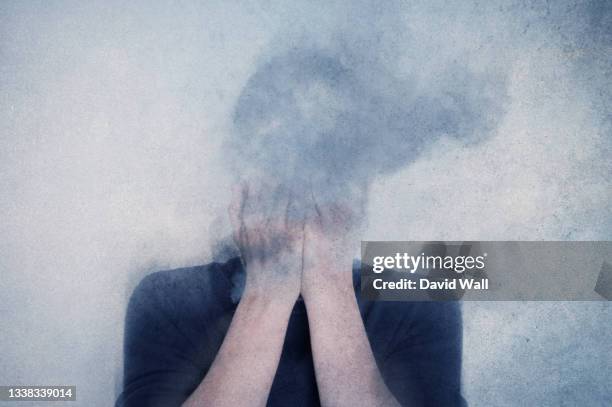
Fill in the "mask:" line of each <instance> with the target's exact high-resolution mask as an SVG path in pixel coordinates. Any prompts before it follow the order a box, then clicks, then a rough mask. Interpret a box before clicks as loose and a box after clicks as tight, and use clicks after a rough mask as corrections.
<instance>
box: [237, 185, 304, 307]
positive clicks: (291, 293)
mask: <svg viewBox="0 0 612 407" xmlns="http://www.w3.org/2000/svg"><path fill="white" fill-rule="evenodd" d="M293 204H294V202H293V198H292V195H291V193H290V192H289V191H286V190H285V189H283V188H282V187H275V186H271V185H268V184H264V185H259V186H257V187H253V185H246V184H244V185H242V186H241V187H240V188H239V189H238V190H237V191H236V192H235V197H234V201H233V204H232V205H231V207H230V218H231V221H232V224H233V229H234V240H235V242H236V244H237V245H238V248H239V249H240V254H241V258H242V261H243V264H244V266H245V269H246V274H247V279H246V286H245V292H244V296H247V297H248V296H251V295H253V296H258V297H265V298H267V297H269V296H274V299H275V300H281V299H286V300H287V301H293V302H295V300H296V299H297V297H298V295H299V293H300V285H301V272H302V250H303V235H304V233H303V221H301V220H298V219H295V217H294V216H292V207H293Z"/></svg>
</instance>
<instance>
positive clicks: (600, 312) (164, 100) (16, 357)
mask: <svg viewBox="0 0 612 407" xmlns="http://www.w3.org/2000/svg"><path fill="white" fill-rule="evenodd" d="M376 3H379V2H372V3H371V4H370V3H367V2H361V1H351V2H349V1H346V2H333V4H330V2H291V4H289V2H281V1H266V2H231V3H230V2H222V1H218V2H207V5H206V6H203V5H198V4H196V2H186V1H180V2H179V1H155V2H145V1H138V2H131V3H129V4H125V3H124V2H114V1H98V2H80V1H63V2H60V1H4V2H2V4H1V5H0V32H1V35H0V89H1V92H0V95H1V99H0V125H1V131H0V214H1V215H0V273H1V274H0V277H1V278H0V315H1V321H2V322H1V325H2V326H1V328H0V332H1V334H0V346H1V349H2V352H1V356H0V383H1V384H67V385H68V384H76V385H77V387H78V399H79V402H78V404H79V405H88V406H89V405H109V404H111V403H112V402H113V400H114V399H115V397H116V394H117V390H118V388H119V384H120V381H121V357H122V356H121V342H122V333H123V332H122V331H123V317H124V312H125V305H126V301H127V297H128V295H129V293H130V291H131V289H132V288H133V286H134V285H135V283H136V282H137V281H138V280H139V279H140V278H141V277H142V276H143V275H144V274H146V273H147V272H150V271H152V270H155V269H160V268H168V267H178V266H184V265H193V264H199V263H203V262H206V261H209V260H210V258H211V256H212V250H213V249H212V248H213V247H214V246H215V243H216V242H217V241H218V240H219V238H220V237H222V236H225V235H226V234H227V232H228V225H227V221H226V219H225V216H224V213H225V207H226V206H227V203H228V200H229V189H230V188H229V186H230V184H231V180H232V175H231V174H230V172H229V170H228V166H227V165H226V161H227V160H228V158H227V157H226V154H227V153H226V151H227V150H226V141H227V139H228V137H229V135H230V134H231V132H232V120H233V115H234V112H235V107H236V103H237V101H238V99H239V96H240V95H241V93H242V92H243V90H244V89H245V86H246V85H247V80H248V78H249V77H250V76H251V75H252V74H253V73H254V72H257V70H258V69H259V68H260V67H261V66H263V65H265V64H266V62H267V61H270V60H271V58H273V56H274V55H275V54H277V53H278V52H280V51H281V50H287V49H290V48H291V47H292V46H293V45H296V46H300V47H301V46H303V44H306V43H307V44H310V46H312V47H316V48H318V49H326V50H335V51H334V52H341V51H342V52H343V50H351V55H353V56H354V55H357V56H358V57H359V58H361V59H360V60H361V61H362V63H364V64H366V65H367V64H368V63H372V64H373V65H372V66H376V67H377V68H376V69H380V67H383V68H384V69H383V71H379V72H378V73H377V74H376V75H375V74H372V75H371V76H370V77H368V78H367V79H368V80H369V81H371V82H372V83H370V85H371V86H374V87H376V86H378V89H379V91H381V90H380V89H382V91H381V92H382V93H383V94H384V93H385V91H384V89H385V86H386V87H389V86H390V85H389V82H387V80H386V79H384V78H386V77H393V78H394V80H393V81H392V83H394V84H395V83H396V82H394V81H396V80H397V81H400V82H402V83H403V84H404V85H402V86H406V88H405V89H406V94H407V95H415V94H418V95H427V96H431V95H433V96H435V97H439V98H441V99H440V100H441V103H443V102H444V100H446V99H444V98H443V97H442V96H439V95H444V94H445V92H448V94H451V95H452V94H462V95H469V94H470V93H469V92H474V87H475V86H480V85H482V84H483V83H486V80H485V79H482V78H491V77H494V78H500V79H499V81H493V83H496V84H497V85H498V88H493V89H492V90H491V88H490V87H488V88H486V89H490V92H492V93H490V94H487V95H488V97H494V98H495V103H494V104H496V105H497V104H499V107H496V106H494V107H495V109H492V110H487V115H486V116H487V117H486V120H487V123H494V126H492V127H491V129H489V127H487V126H485V128H487V131H486V132H485V133H486V134H481V135H480V136H482V137H477V140H474V139H473V138H471V137H453V136H452V134H438V135H437V136H436V138H435V139H429V140H428V142H427V148H424V149H423V150H422V151H421V152H420V154H419V155H418V157H414V159H412V158H411V159H410V160H407V162H406V163H405V164H409V165H405V166H404V167H402V168H398V169H395V170H394V172H386V173H384V174H383V173H380V174H378V173H377V174H375V175H374V176H373V180H372V182H373V184H372V187H371V190H370V196H369V206H368V214H369V216H368V223H369V228H368V229H367V232H366V234H365V236H364V238H367V239H370V240H383V239H396V240H432V239H448V240H468V239H473V240H494V239H496V240H512V239H523V240H541V239H550V240H609V239H610V238H611V237H612V213H611V209H610V208H611V205H610V198H611V194H612V193H611V191H612V185H611V181H610V180H611V179H612V161H611V160H610V156H611V144H612V127H611V126H612V117H611V114H610V112H611V109H610V101H611V94H610V92H611V90H612V85H611V79H610V75H611V72H612V61H611V58H610V54H611V52H612V29H611V27H612V10H611V5H610V2H606V1H557V2H544V1H542V2H529V1H520V2H519V1H516V2H511V1H508V2H496V1H493V2H472V1H462V2H459V1H458V2H455V3H454V4H445V3H446V2H437V1H420V2H386V3H385V4H386V6H385V7H383V6H382V5H380V4H376ZM339 50H340V51H339ZM368 58H370V59H368ZM348 61H349V62H350V61H353V62H352V63H355V60H351V59H350V58H349V59H348ZM374 64H375V65H374ZM452 67H461V68H460V70H461V72H467V73H468V74H469V75H467V76H466V74H461V75H456V74H455V75H453V74H449V68H452ZM366 72H367V70H366ZM372 72H375V71H372ZM381 72H384V74H383V73H381ZM451 72H452V69H451ZM474 77H476V78H481V79H482V80H480V81H479V80H476V82H473V81H471V80H467V79H466V78H474ZM383 79H384V80H383ZM466 83H470V84H472V83H473V84H474V86H467V87H466V86H465V84H466ZM476 84H479V85H476ZM393 87H395V86H393ZM476 96H480V95H475V96H474V97H476ZM435 97H434V99H435ZM394 98H395V96H394ZM451 99H452V98H451ZM502 99H503V100H502ZM471 100H477V98H476V99H471ZM472 105H473V104H472ZM472 105H470V106H472ZM449 106H451V107H452V106H453V104H452V103H451V104H450V105H449ZM482 108H483V109H485V108H486V106H482ZM478 112H480V113H481V114H482V110H478ZM383 125H384V123H383ZM442 133H443V132H442ZM385 134H387V133H385ZM472 135H473V134H472ZM372 137H373V138H374V137H381V135H379V134H372ZM369 159H370V160H381V161H382V160H385V159H386V157H379V156H376V154H371V156H369ZM577 272H580V271H579V270H577ZM464 314H465V337H464V393H465V395H466V398H467V399H468V401H469V402H470V403H471V404H472V405H476V406H478V405H542V406H544V405H550V406H559V405H606V404H610V403H612V395H611V392H610V389H609V381H610V377H612V367H611V366H612V356H611V355H612V349H611V347H612V346H611V341H610V337H611V335H612V309H611V308H610V306H609V305H608V303H469V304H465V305H464Z"/></svg>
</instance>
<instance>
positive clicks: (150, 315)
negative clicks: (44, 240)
mask: <svg viewBox="0 0 612 407" xmlns="http://www.w3.org/2000/svg"><path fill="white" fill-rule="evenodd" d="M317 58H318V59H317ZM287 61H289V62H287ZM313 61H314V62H313ZM283 63H284V65H283V64H281V65H282V67H281V69H280V70H279V69H277V66H275V67H274V68H273V69H272V72H273V73H274V78H277V77H278V76H279V72H280V73H281V74H282V73H283V72H284V74H285V76H287V77H292V78H304V77H305V75H304V72H306V73H308V75H310V76H309V77H308V78H307V80H304V79H300V80H299V83H298V84H297V85H295V86H293V87H292V86H289V85H288V84H287V83H286V81H285V82H283V83H284V86H283V87H282V89H283V92H284V91H285V90H286V89H293V94H291V95H290V97H289V99H288V101H287V102H286V103H284V104H282V105H283V106H282V108H283V111H284V112H285V113H284V114H285V116H283V117H282V118H281V119H284V118H287V117H289V118H291V123H292V125H295V123H296V122H298V123H299V126H298V128H299V129H298V130H299V131H303V132H306V133H308V134H315V136H312V137H310V135H309V136H308V137H306V136H302V135H300V136H299V137H297V136H295V134H298V133H299V131H298V130H296V131H291V132H289V133H290V134H292V135H293V140H294V144H293V145H290V146H289V147H290V148H288V149H285V150H283V151H284V153H283V154H284V155H283V154H279V153H278V152H275V151H273V147H274V144H276V143H277V142H276V141H270V140H285V139H283V138H282V137H283V135H282V134H281V133H279V134H274V132H275V131H279V129H281V130H282V131H283V132H286V131H287V129H283V126H284V124H283V123H282V121H283V120H279V119H278V118H274V120H270V118H269V117H265V116H266V112H263V113H262V111H261V109H259V108H258V109H256V113H257V114H254V113H253V111H252V109H251V108H248V109H246V110H247V112H246V114H242V115H241V114H237V115H236V117H235V121H237V122H240V121H241V120H242V121H243V123H242V128H247V127H248V128H249V129H251V128H260V129H263V130H258V131H257V132H256V134H257V137H266V138H265V139H264V141H263V142H259V141H256V142H255V141H254V142H253V143H254V144H255V145H257V146H258V147H259V148H260V149H263V150H262V151H263V154H261V151H260V152H259V153H257V155H256V156H254V157H249V159H248V160H246V161H250V162H255V163H259V164H261V165H258V166H257V165H256V166H255V171H257V172H258V174H259V175H260V177H258V178H259V179H261V178H263V179H264V181H252V180H251V181H250V182H246V183H245V182H243V183H242V185H241V186H240V187H239V188H237V190H236V193H235V198H234V201H233V204H232V205H231V207H230V211H229V212H230V218H231V220H232V226H233V230H234V241H235V243H236V246H237V247H238V249H239V253H240V256H239V257H237V258H234V259H231V260H229V261H227V262H225V263H223V264H220V263H212V264H209V265H206V266H198V267H192V268H186V269H179V270H171V271H164V272H158V273H154V274H152V275H150V276H147V277H146V278H145V279H144V280H143V281H142V282H141V283H140V285H139V286H138V287H137V288H136V290H135V291H134V294H133V295H132V298H131V300H130V304H129V307H128V312H127V318H126V334H125V377H124V380H125V385H124V390H123V393H122V394H121V396H120V397H119V400H118V401H117V404H118V405H119V406H181V405H182V406H186V407H187V406H223V407H225V406H232V407H234V406H261V405H266V404H268V405H273V406H285V405H295V406H302V405H303V406H311V405H327V406H360V405H362V406H399V405H403V406H422V405H430V406H457V405H462V404H463V399H462V398H461V396H460V372H461V318H460V312H459V308H458V305H457V304H456V303H450V302H449V303H416V302H405V303H402V302H368V301H363V300H361V299H360V296H359V290H360V281H359V276H358V274H357V273H356V269H355V268H353V269H351V265H352V263H353V261H352V254H353V253H354V251H355V247H354V246H355V245H356V244H358V243H359V238H358V233H357V230H358V229H359V226H360V225H362V224H363V213H364V211H363V208H364V202H365V200H364V199H361V197H364V196H366V192H367V191H365V190H364V189H363V188H361V187H360V185H362V184H360V183H359V182H357V181H354V180H353V179H352V178H348V174H350V171H349V169H347V168H344V166H342V167H341V168H334V167H329V166H328V165H331V164H328V161H330V160H331V161H333V164H334V165H336V164H337V163H338V162H342V161H341V160H340V159H339V158H338V157H339V154H340V152H341V151H344V150H346V149H347V148H349V147H347V146H346V145H344V144H343V145H338V144H337V143H336V141H335V139H334V141H332V142H331V143H332V144H331V145H329V144H327V145H326V144H325V143H326V142H327V141H326V139H325V137H327V136H329V135H333V136H337V135H338V134H339V133H338V132H339V129H342V126H346V124H344V121H343V120H345V119H346V117H347V115H346V114H345V113H344V112H343V111H342V106H344V105H343V104H342V102H338V100H342V96H343V95H342V92H341V91H338V88H334V86H343V87H347V85H346V83H349V82H350V81H347V80H346V79H342V77H343V76H342V75H344V77H346V75H345V74H344V73H343V72H344V71H343V69H342V68H341V67H340V65H339V64H336V62H334V60H333V59H329V58H326V57H320V56H317V55H312V54H311V55H307V56H306V57H303V56H302V57H299V58H297V59H296V58H294V57H291V58H289V59H288V60H284V62H283ZM304 67H306V68H304ZM283 70H284V71H283ZM287 70H288V71H287ZM308 75H306V76H308ZM256 76H257V75H256ZM339 77H341V79H338V78H339ZM261 78H262V75H261V72H260V73H259V80H258V81H256V82H257V83H256V85H255V86H254V87H253V86H252V87H251V91H248V92H245V93H246V95H247V96H245V97H244V98H243V99H245V98H246V99H247V100H249V99H253V98H254V97H255V98H261V97H262V96H261V94H262V92H263V93H264V94H265V98H264V99H266V100H268V99H273V100H274V101H275V103H279V102H278V99H279V98H282V97H284V96H282V95H281V94H274V95H270V94H269V93H268V92H269V91H268V90H265V91H262V89H269V88H270V86H269V83H268V82H267V81H268V80H269V78H265V80H264V79H261ZM313 78H314V79H313ZM329 78H332V79H330V80H327V79H329ZM262 83H263V84H264V85H265V86H264V85H262ZM338 84H339V85H338ZM276 86H277V88H278V85H276ZM326 87H327V88H326ZM348 88H350V93H351V95H352V96H351V98H354V97H355V95H354V94H353V93H354V92H355V86H354V83H352V82H351V83H350V84H349V86H348ZM253 89H255V90H256V91H257V92H254V91H252V90H253ZM296 89H297V90H296ZM313 89H314V91H313ZM340 90H342V89H340ZM334 92H335V94H334ZM297 93H299V94H297ZM303 93H307V94H309V95H310V96H309V97H314V98H315V101H316V103H312V102H311V101H304V100H303V99H304V97H303ZM253 95H255V96H253ZM321 95H323V96H321ZM298 96H299V97H298ZM300 98H301V99H300ZM330 99H331V100H334V102H333V103H334V105H333V108H334V109H335V112H336V113H335V115H336V116H335V118H334V119H333V120H331V121H330V120H327V119H329V118H328V117H327V114H326V117H325V118H321V117H317V116H316V114H315V115H314V116H313V113H312V111H313V106H315V110H316V109H318V108H319V107H320V106H321V104H322V103H324V102H325V103H327V102H329V100H330ZM322 101H323V102H322ZM242 102H243V103H242V107H240V106H241V104H240V103H239V108H238V112H239V113H240V112H241V111H242V113H244V112H245V108H244V105H245V103H244V100H243V101H242ZM260 102H261V100H260ZM291 103H294V105H291ZM338 106H340V108H339V107H338ZM351 106H352V105H351ZM241 109H242V110H241ZM287 109H289V113H286V111H287ZM291 109H294V110H291ZM273 110H274V111H278V109H277V108H274V109H273ZM324 110H325V112H327V111H328V110H329V109H324ZM338 112H339V113H338ZM245 117H246V119H245ZM254 117H255V118H256V122H254V121H253V120H254V119H253V118H254ZM262 117H263V119H265V120H266V121H267V124H265V125H262V123H261V122H260V121H261V120H263V119H262ZM305 118H307V120H306V119H305ZM339 118H340V119H339ZM325 120H327V122H325ZM334 120H335V121H339V122H341V125H340V127H338V126H336V125H335V124H334V123H336V122H335V121H334ZM311 122H314V123H319V122H325V123H324V124H323V126H324V128H325V129H326V130H325V132H322V131H321V128H313V127H312V126H313V125H312V123H311ZM270 123H272V124H270ZM303 123H306V124H303ZM330 123H331V124H330ZM237 127H238V128H240V127H241V126H240V123H238V125H237ZM264 133H265V135H264V136H262V134H264ZM340 138H342V137H340ZM321 140H322V141H321ZM283 142H285V141H283ZM245 143H246V142H245ZM262 146H263V147H262ZM313 146H317V147H313ZM321 146H323V150H322V151H321V154H318V153H317V151H319V150H318V149H321ZM285 147H286V145H285ZM335 149H337V151H336V150H335ZM245 150H248V149H245ZM248 151H251V150H248ZM267 151H269V152H270V155H271V156H274V157H275V158H274V159H273V160H271V161H270V160H269V157H268V156H267V155H266V154H267V153H266V152H267ZM300 152H301V153H302V154H300ZM288 153H289V154H288ZM275 154H276V155H275ZM329 154H332V155H331V156H330V155H329ZM334 154H335V155H334ZM287 155H289V156H290V157H289V158H287ZM267 157H268V158H267ZM300 157H306V158H307V159H308V160H309V163H310V161H311V160H312V159H316V158H317V157H319V158H318V159H319V161H318V164H319V166H318V167H312V166H311V165H310V164H309V165H308V166H307V165H306V164H304V163H303V162H302V161H300ZM321 157H323V160H321ZM279 161H281V162H282V166H281V167H274V168H271V167H270V166H269V165H273V164H277V163H278V162H279ZM270 163H271V164H270ZM279 168H281V170H279ZM313 168H319V169H320V168H322V169H323V170H322V171H315V170H313ZM332 170H333V171H332ZM262 174H263V177H261V175H262ZM251 175H252V174H251ZM338 177H340V179H341V181H342V182H337V181H338ZM296 179H300V180H301V181H300V182H295V180H296ZM304 180H308V182H307V183H306V182H304ZM334 181H335V183H334ZM326 185H327V188H325V187H324V186H326ZM347 185H348V187H347ZM330 191H331V192H330ZM355 191H358V192H355ZM351 270H352V271H353V272H351ZM241 279H244V286H243V287H242V286H241V285H240V284H239V282H240V281H241ZM236 292H238V293H239V294H238V295H237V296H236V295H234V294H235V293H236Z"/></svg>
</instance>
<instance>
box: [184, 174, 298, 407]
mask: <svg viewBox="0 0 612 407" xmlns="http://www.w3.org/2000/svg"><path fill="white" fill-rule="evenodd" d="M274 192H277V191H274V190H272V191H270V190H269V188H268V189H267V186H263V189H262V187H260V190H258V191H257V193H256V194H255V193H253V190H252V189H250V187H249V186H248V185H243V186H242V187H241V188H240V189H238V190H237V191H236V196H235V199H234V203H233V205H232V206H231V207H230V217H231V220H232V224H233V227H234V240H235V241H236V244H237V245H238V247H239V249H240V253H241V257H242V260H243V262H244V263H245V264H246V267H245V268H246V285H245V291H244V294H243V297H242V299H241V300H240V303H239V304H238V308H237V309H236V313H235V314H234V317H233V319H232V322H231V325H230V328H229V330H228V332H227V335H226V337H225V339H224V340H223V344H222V345H221V349H220V350H219V352H218V353H217V356H216V358H215V361H214V362H213V364H212V366H211V368H210V369H209V371H208V372H207V374H206V376H205V377H204V380H202V382H201V383H200V385H199V386H198V387H197V389H196V390H195V391H194V392H193V393H192V394H191V396H190V397H189V398H188V399H187V401H186V402H185V403H184V406H185V407H195V406H219V407H225V406H227V407H236V406H263V405H265V404H266V401H267V400H268V395H269V393H270V388H271V387H272V382H273V380H274V375H275V373H276V369H277V366H278V362H279V360H280V355H281V353H282V350H283V343H284V340H285V333H286V330H287V325H288V323H289V317H290V315H291V310H292V309H293V306H294V304H295V301H296V300H297V297H298V295H299V292H300V284H301V271H302V270H301V267H302V258H301V255H302V251H301V248H302V245H303V244H302V240H303V227H302V225H301V224H296V223H295V222H293V221H292V220H291V219H290V218H289V213H290V209H291V208H290V206H291V205H292V201H291V199H290V197H289V196H286V194H279V193H274ZM278 196H281V197H282V198H280V199H279V198H278ZM279 213H280V214H283V215H284V216H279Z"/></svg>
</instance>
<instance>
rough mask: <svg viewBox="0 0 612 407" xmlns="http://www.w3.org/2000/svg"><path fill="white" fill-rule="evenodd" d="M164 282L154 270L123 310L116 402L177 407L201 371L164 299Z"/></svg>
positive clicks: (188, 342)
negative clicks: (121, 374)
mask: <svg viewBox="0 0 612 407" xmlns="http://www.w3.org/2000/svg"><path fill="white" fill-rule="evenodd" d="M167 287H168V284H167V282H164V281H163V275H162V274H159V273H155V274H152V275H149V276H147V277H145V278H144V279H143V280H142V281H141V283H140V284H139V285H138V286H137V287H136V289H135V290H134V293H133V294H132V296H131V298H130V301H129V305H128V309H127V315H126V324H125V342H124V358H125V361H124V386H123V392H122V394H121V395H120V396H119V399H118V400H117V403H116V405H117V406H121V407H131V406H139V407H148V406H152V407H156V406H166V407H171V406H180V405H181V404H182V403H183V402H184V401H185V400H186V399H187V397H189V395H190V394H191V392H192V391H193V389H195V387H196V386H197V385H198V383H199V382H200V380H201V378H202V375H203V372H202V371H201V369H199V368H198V367H197V366H196V365H195V364H194V362H193V360H194V359H193V356H192V354H193V352H194V345H193V344H192V343H190V340H189V338H188V336H187V335H185V334H184V333H183V332H181V330H180V329H179V326H178V325H177V323H176V321H175V320H174V318H173V314H172V312H170V311H172V310H171V309H170V310H169V309H168V308H169V307H168V304H167V303H164V294H168V293H167Z"/></svg>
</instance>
